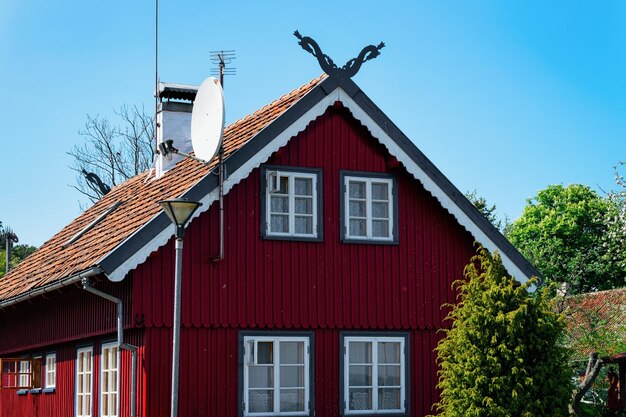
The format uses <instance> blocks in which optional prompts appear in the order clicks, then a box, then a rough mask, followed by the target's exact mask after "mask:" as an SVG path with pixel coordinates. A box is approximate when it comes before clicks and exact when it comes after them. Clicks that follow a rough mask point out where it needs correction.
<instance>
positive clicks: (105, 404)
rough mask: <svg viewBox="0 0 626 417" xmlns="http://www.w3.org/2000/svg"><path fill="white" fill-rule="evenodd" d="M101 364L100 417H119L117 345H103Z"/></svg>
mask: <svg viewBox="0 0 626 417" xmlns="http://www.w3.org/2000/svg"><path fill="white" fill-rule="evenodd" d="M100 362H101V363H100V408H101V410H100V415H101V416H102V417H117V416H118V385H119V384H118V382H119V379H118V375H119V373H118V348H117V344H116V343H107V344H105V345H102V353H101V355H100Z"/></svg>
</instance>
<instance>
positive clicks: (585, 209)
mask: <svg viewBox="0 0 626 417" xmlns="http://www.w3.org/2000/svg"><path fill="white" fill-rule="evenodd" d="M610 210H611V204H610V202H609V201H608V200H607V199H603V198H601V197H600V196H599V195H598V194H597V193H596V192H595V191H593V190H592V189H590V188H589V187H587V186H585V185H580V184H573V185H569V186H567V187H564V186H563V185H551V186H549V187H547V188H546V189H544V190H541V191H539V193H537V195H536V196H535V197H533V198H532V199H529V200H528V203H527V205H526V207H525V208H524V211H523V213H522V215H521V216H520V218H519V219H517V220H516V221H515V222H513V224H512V226H511V228H510V230H509V232H508V234H507V237H508V238H509V240H510V241H511V243H513V245H515V246H516V247H517V248H518V249H519V251H520V252H521V253H522V254H523V255H524V256H525V257H526V258H527V259H528V260H530V261H531V262H532V263H533V264H534V265H535V267H536V268H537V269H538V270H539V272H540V273H541V274H542V276H543V278H544V279H545V280H546V281H547V282H564V283H567V284H568V285H569V288H570V291H571V292H572V293H573V294H580V293H585V292H590V291H596V290H604V289H610V288H616V287H620V286H624V284H625V280H624V273H623V271H622V270H621V269H620V268H619V266H618V264H617V263H616V262H614V261H613V260H612V259H610V257H609V256H608V251H607V249H606V247H605V245H603V242H604V239H605V238H604V236H605V235H606V233H607V224H606V222H605V218H606V216H607V214H608V213H609V212H610Z"/></svg>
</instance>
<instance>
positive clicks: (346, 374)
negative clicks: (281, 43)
mask: <svg viewBox="0 0 626 417" xmlns="http://www.w3.org/2000/svg"><path fill="white" fill-rule="evenodd" d="M350 342H369V343H372V364H371V365H372V409H371V410H350V404H349V398H350V397H349V388H350V384H349V383H350V371H349V370H350ZM381 342H393V343H400V404H401V407H400V408H399V409H392V410H379V409H378V388H379V387H378V366H379V363H378V343H381ZM343 355H344V358H343V382H342V383H343V386H342V390H343V402H344V414H345V415H362V414H404V413H406V412H407V398H406V388H407V381H406V362H407V358H406V357H407V349H406V337H404V336H397V337H391V336H384V337H371V336H345V337H344V338H343Z"/></svg>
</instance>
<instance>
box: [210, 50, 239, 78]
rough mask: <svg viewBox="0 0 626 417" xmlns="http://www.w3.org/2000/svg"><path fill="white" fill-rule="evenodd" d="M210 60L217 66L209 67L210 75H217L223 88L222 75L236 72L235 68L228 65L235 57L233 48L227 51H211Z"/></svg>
mask: <svg viewBox="0 0 626 417" xmlns="http://www.w3.org/2000/svg"><path fill="white" fill-rule="evenodd" d="M210 54H211V55H210V56H211V62H212V63H213V64H214V65H217V68H211V75H218V76H219V80H220V84H221V86H222V88H224V75H235V74H237V68H235V67H228V66H227V65H230V64H231V63H232V62H233V61H234V60H235V59H237V57H236V56H235V51H234V50H232V49H231V50H229V51H211V52H210Z"/></svg>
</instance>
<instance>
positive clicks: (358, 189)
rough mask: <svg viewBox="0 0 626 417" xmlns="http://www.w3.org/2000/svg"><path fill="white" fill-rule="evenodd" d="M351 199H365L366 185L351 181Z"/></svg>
mask: <svg viewBox="0 0 626 417" xmlns="http://www.w3.org/2000/svg"><path fill="white" fill-rule="evenodd" d="M348 189H349V194H348V195H349V196H350V198H365V183H364V182H360V181H350V183H349V185H348Z"/></svg>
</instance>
